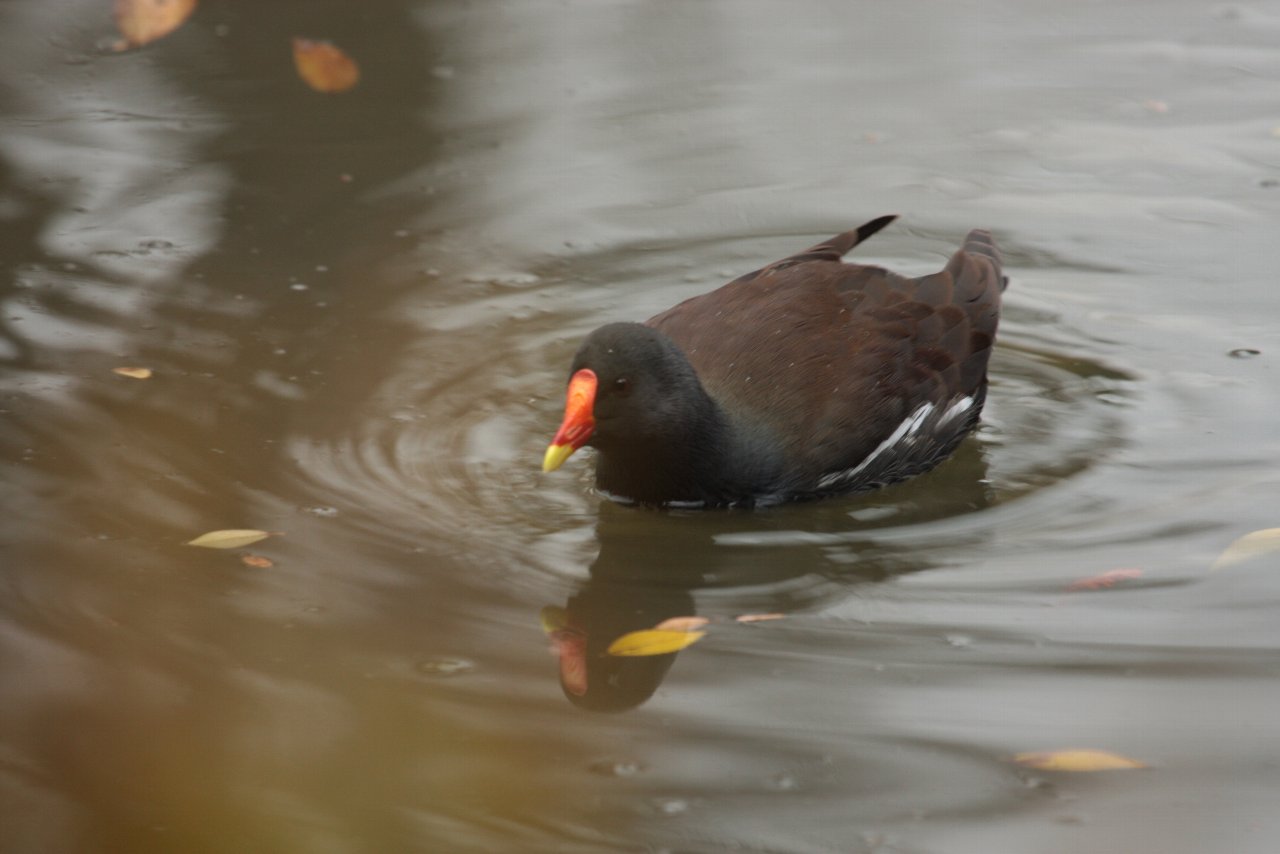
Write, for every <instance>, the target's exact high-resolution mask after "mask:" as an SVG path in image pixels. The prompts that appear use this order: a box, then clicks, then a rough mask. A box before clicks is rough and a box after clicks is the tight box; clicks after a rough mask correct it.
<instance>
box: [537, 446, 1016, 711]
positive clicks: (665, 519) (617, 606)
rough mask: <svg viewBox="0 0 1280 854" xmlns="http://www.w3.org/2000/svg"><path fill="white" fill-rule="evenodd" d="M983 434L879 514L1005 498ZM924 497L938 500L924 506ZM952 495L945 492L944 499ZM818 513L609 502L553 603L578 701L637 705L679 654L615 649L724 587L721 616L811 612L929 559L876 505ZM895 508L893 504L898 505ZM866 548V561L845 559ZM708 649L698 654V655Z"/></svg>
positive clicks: (890, 494) (563, 661)
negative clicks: (990, 468)
mask: <svg viewBox="0 0 1280 854" xmlns="http://www.w3.org/2000/svg"><path fill="white" fill-rule="evenodd" d="M985 474H986V466H985V462H984V457H983V454H982V452H981V448H980V446H979V445H978V443H976V442H974V441H969V442H966V443H964V444H963V445H962V446H961V448H960V450H958V451H957V453H956V454H955V455H954V456H953V457H952V458H951V459H950V460H949V461H948V462H946V463H944V464H943V465H942V466H941V467H940V468H939V469H938V470H937V471H936V472H935V473H931V474H929V475H924V476H922V477H921V478H917V480H919V481H921V483H919V484H917V483H916V482H915V481H911V482H908V483H905V484H901V485H899V486H897V487H891V488H889V489H887V490H885V491H884V492H885V494H884V495H883V496H882V497H881V498H880V499H879V500H877V501H876V506H878V508H879V510H878V511H877V509H876V508H875V507H873V508H870V509H872V512H871V513H870V514H867V515H869V516H870V518H871V520H873V522H874V524H883V521H882V520H883V518H884V515H883V514H884V513H885V508H887V507H897V508H899V509H902V510H907V513H908V515H909V516H910V517H911V518H910V519H895V520H894V524H921V523H923V522H925V521H928V520H931V519H939V518H948V517H950V516H952V515H956V514H964V513H971V512H975V511H978V510H981V509H983V508H984V507H986V506H988V505H989V504H990V503H991V502H992V501H993V499H994V493H993V491H992V490H991V488H990V486H989V484H988V481H987V479H986V476H985ZM913 493H914V494H915V495H929V496H932V498H933V499H934V500H931V501H928V502H922V503H919V504H917V505H916V507H917V508H918V509H916V510H915V512H911V511H910V510H909V509H908V508H911V507H912V505H913V504H915V498H914V497H913ZM944 497H945V498H944ZM808 509H810V510H811V511H812V512H804V511H797V510H796V509H795V508H794V507H793V508H792V511H793V512H791V513H786V512H785V511H784V510H783V509H782V508H774V509H773V510H771V511H752V510H721V511H679V510H656V509H652V508H633V507H621V506H617V505H614V504H612V503H610V502H602V503H601V504H600V508H599V517H598V520H597V523H596V528H595V534H596V539H597V540H598V542H599V547H600V551H599V553H598V554H597V555H596V558H595V560H594V561H593V562H592V563H591V568H590V571H589V573H588V577H587V579H586V580H585V581H582V582H580V583H578V585H577V588H576V590H575V592H574V593H573V594H572V595H571V596H570V597H569V598H568V600H567V601H566V602H565V605H564V607H563V608H562V609H561V608H551V607H548V608H546V609H544V611H543V615H544V616H543V623H544V627H545V628H546V629H547V632H548V634H549V636H550V638H551V641H552V646H553V649H554V651H555V652H556V654H557V656H558V659H559V675H560V687H561V689H562V690H563V691H564V694H565V696H566V697H567V698H568V699H569V701H570V702H571V703H573V704H574V705H576V706H580V707H582V708H584V709H589V710H591V711H598V712H619V711H625V710H628V709H632V708H635V707H636V706H639V705H641V704H642V703H644V702H645V701H646V700H648V699H649V698H650V697H651V696H652V695H653V693H654V692H655V691H656V690H657V689H658V686H659V685H660V684H661V683H662V680H663V679H664V678H665V677H666V675H667V672H668V671H669V670H670V669H671V666H672V664H673V663H674V662H675V659H676V657H677V655H678V654H677V653H666V654H662V655H647V656H616V655H610V654H608V652H607V650H608V648H609V646H610V644H612V643H613V642H614V641H615V640H616V639H618V638H619V637H621V636H622V635H625V634H627V633H629V632H634V631H639V630H642V629H650V628H654V627H656V626H658V625H659V624H660V623H662V622H663V621H665V620H668V619H670V618H673V617H692V616H696V615H697V613H698V612H697V601H696V599H695V595H696V594H697V593H699V592H700V591H715V592H716V593H718V594H719V595H718V597H717V598H718V599H719V600H720V601H718V602H715V603H714V607H715V608H716V609H717V613H716V615H715V616H717V617H731V616H733V615H732V614H729V613H726V609H727V608H729V607H732V606H733V605H734V604H740V607H741V606H746V605H747V604H748V603H750V604H751V605H752V607H754V608H756V609H765V610H767V611H769V612H784V613H789V614H795V613H801V612H804V611H806V610H810V609H813V608H816V607H818V606H819V604H820V603H821V604H830V603H831V601H832V600H833V599H835V598H839V597H843V596H848V595H850V593H851V592H852V586H851V585H852V584H856V583H858V582H863V581H871V580H878V579H883V578H887V577H889V576H891V575H895V574H901V573H904V572H910V571H912V570H914V569H922V568H925V566H924V565H915V564H913V563H912V562H911V561H910V558H909V557H907V556H906V555H905V554H902V553H901V551H902V550H900V549H898V548H895V547H888V548H877V547H876V546H875V545H874V544H873V542H872V541H871V540H870V539H867V536H866V533H865V523H860V522H858V521H857V517H858V515H859V514H860V513H863V514H866V511H867V509H869V508H868V507H867V506H866V502H865V501H863V502H850V501H840V500H835V501H828V502H826V503H824V504H822V505H820V506H815V507H812V508H808ZM889 512H892V511H889ZM850 555H856V559H844V558H848V557H849V556H850ZM694 654H696V653H694Z"/></svg>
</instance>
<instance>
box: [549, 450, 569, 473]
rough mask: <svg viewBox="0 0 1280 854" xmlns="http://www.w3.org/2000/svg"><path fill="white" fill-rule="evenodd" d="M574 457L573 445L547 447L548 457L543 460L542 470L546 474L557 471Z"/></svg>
mask: <svg viewBox="0 0 1280 854" xmlns="http://www.w3.org/2000/svg"><path fill="white" fill-rule="evenodd" d="M572 455H573V446H572V445H550V446H548V447H547V454H546V456H544V457H543V458H542V470H543V471H544V472H549V471H555V470H556V469H558V468H560V466H561V465H563V464H564V461H565V460H567V459H569V457H570V456H572Z"/></svg>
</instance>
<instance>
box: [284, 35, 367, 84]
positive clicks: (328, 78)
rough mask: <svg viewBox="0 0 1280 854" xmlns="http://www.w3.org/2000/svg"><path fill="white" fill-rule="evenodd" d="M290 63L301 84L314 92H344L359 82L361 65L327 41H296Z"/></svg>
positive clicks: (300, 39) (299, 39)
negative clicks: (304, 84)
mask: <svg viewBox="0 0 1280 854" xmlns="http://www.w3.org/2000/svg"><path fill="white" fill-rule="evenodd" d="M293 64H294V65H295V66H296V67H297V69H298V76H299V77H301V78H302V80H303V82H304V83H306V84H307V85H308V86H310V87H311V88H312V89H314V90H316V91H317V92H329V93H336V92H345V91H347V90H348V89H350V88H351V87H352V86H354V85H356V83H358V82H359V81H360V66H358V65H356V62H355V60H354V59H352V58H351V57H349V56H347V55H346V54H345V53H343V52H342V49H341V48H339V47H337V46H336V45H333V44H330V43H329V42H323V41H312V40H311V39H303V38H295V39H294V40H293Z"/></svg>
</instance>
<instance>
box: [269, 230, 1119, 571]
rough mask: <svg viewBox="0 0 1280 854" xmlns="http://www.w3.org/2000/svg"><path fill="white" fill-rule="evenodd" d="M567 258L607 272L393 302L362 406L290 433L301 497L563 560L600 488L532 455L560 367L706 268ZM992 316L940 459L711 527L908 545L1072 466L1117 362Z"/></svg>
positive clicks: (805, 539) (735, 533) (1093, 433)
mask: <svg viewBox="0 0 1280 854" xmlns="http://www.w3.org/2000/svg"><path fill="white" fill-rule="evenodd" d="M672 254H673V255H676V254H678V253H675V252H673V253H672ZM579 265H581V268H582V269H588V268H589V269H592V270H594V271H598V270H600V269H602V268H603V269H605V270H606V271H607V274H599V273H598V272H593V273H592V274H591V280H588V281H584V280H583V279H582V278H581V277H579V276H578V275H575V274H574V269H570V270H569V271H568V272H567V273H566V272H561V273H560V274H559V275H555V276H552V275H550V274H545V275H540V276H533V275H523V276H505V277H494V278H492V279H488V280H483V281H473V280H470V279H467V278H465V277H461V278H460V280H459V281H457V282H455V283H454V285H453V289H454V290H455V295H454V296H455V298H454V299H452V300H450V301H449V302H446V303H443V304H442V303H438V302H437V303H431V302H429V301H426V300H424V301H422V302H421V303H419V304H416V305H410V306H407V307H406V311H405V316H406V317H409V318H411V319H412V321H413V322H414V323H415V325H416V326H418V327H419V328H420V330H421V334H420V335H419V336H418V338H417V339H416V340H415V343H414V345H413V347H412V350H411V352H407V353H404V354H403V355H402V356H400V357H398V360H397V361H395V362H394V363H392V364H388V365H385V366H376V367H374V368H371V367H370V366H369V365H363V366H362V367H361V370H362V371H363V372H364V374H365V376H372V377H375V379H376V381H377V382H379V388H378V391H377V394H376V395H374V396H373V397H372V400H373V403H372V404H371V405H370V408H369V411H363V412H354V413H351V415H350V418H349V419H347V420H346V421H345V423H344V426H343V428H342V429H341V430H339V431H338V432H337V433H336V434H335V435H329V436H324V437H321V438H314V437H313V438H309V439H306V440H296V441H295V447H293V448H292V449H291V452H292V453H291V455H292V456H293V457H294V458H295V459H297V460H298V462H299V464H300V468H299V470H300V471H301V472H303V473H304V476H305V477H306V478H307V479H308V481H309V483H308V485H307V488H308V489H310V490H314V491H315V492H316V494H317V500H318V501H321V502H322V503H329V504H335V505H337V504H341V505H344V506H347V507H351V508H358V510H359V512H357V513H355V514H351V515H353V516H354V517H355V521H354V522H351V523H352V524H357V525H360V526H362V527H365V528H366V529H367V531H368V534H369V535H370V536H373V537H377V538H378V539H380V540H382V541H388V540H389V541H393V542H400V541H403V542H405V543H418V544H424V543H426V542H430V543H431V544H432V546H433V548H441V547H443V548H445V549H446V550H448V551H450V552H451V553H455V554H458V555H464V556H466V558H467V559H468V560H469V561H471V562H472V563H475V564H476V565H477V567H478V569H480V570H483V569H485V568H493V569H500V570H501V571H502V572H504V573H510V572H512V571H513V570H515V571H517V572H519V571H526V572H527V571H529V570H533V571H536V572H541V573H550V574H551V575H553V576H556V577H562V578H576V577H581V576H582V575H583V574H584V573H585V571H586V567H587V566H588V565H589V564H590V563H591V561H592V559H593V557H594V555H595V553H596V551H597V550H598V543H597V541H596V535H595V529H596V526H597V524H598V522H599V507H600V504H601V503H602V501H603V499H601V498H600V497H599V496H597V495H596V494H595V493H594V492H593V490H592V487H591V472H592V466H591V465H590V460H589V457H590V454H589V453H584V454H582V455H580V457H581V459H579V458H575V459H574V460H573V461H571V462H570V463H569V464H568V465H567V466H566V467H565V468H564V469H562V470H560V471H559V472H556V473H555V474H552V475H543V474H542V473H541V472H540V471H539V461H540V459H541V454H542V451H543V450H544V448H545V445H546V443H547V441H548V440H549V437H550V436H551V435H552V433H553V432H554V430H555V427H556V425H557V423H558V421H559V418H560V414H561V407H562V405H563V404H562V399H561V395H562V394H563V385H564V371H565V366H566V365H567V364H568V361H569V359H570V357H571V355H572V352H573V350H574V348H575V347H576V345H577V341H578V340H579V339H580V338H581V336H582V335H584V334H585V333H586V332H587V331H589V330H590V329H591V328H592V327H593V326H595V325H597V324H598V323H600V322H603V321H604V320H608V319H615V318H619V317H627V316H630V317H644V316H647V315H648V314H649V313H652V310H656V309H657V308H660V307H661V306H662V305H665V304H669V303H670V302H674V301H676V300H677V299H679V298H682V297H684V296H689V295H691V294H692V293H697V292H700V291H704V290H706V289H707V288H708V287H709V286H710V285H709V284H706V283H693V282H680V284H679V285H676V286H672V285H669V284H662V285H659V284H655V282H670V281H671V280H672V279H675V280H676V281H679V276H678V274H677V275H675V276H673V275H672V273H673V271H671V270H657V271H655V270H652V269H649V270H647V271H640V272H628V271H625V270H621V269H620V267H621V263H614V262H613V261H612V259H610V258H608V257H605V258H599V257H597V258H590V259H579V260H578V261H575V262H574V264H573V265H571V268H575V269H576V268H577V267H578V266H579ZM719 266H720V267H723V266H724V265H723V263H721V264H720V265H719ZM713 268H715V267H713ZM599 281H607V282H608V284H607V285H600V284H596V282H599ZM446 290H447V288H446ZM1007 315H1008V318H1007V321H1006V327H1005V331H1004V334H1003V336H1002V338H1001V342H1000V346H999V347H998V349H997V354H996V357H995V359H994V362H993V365H992V388H991V394H990V396H989V400H988V404H987V410H986V413H985V416H984V424H983V426H982V428H981V429H980V430H979V431H978V433H977V434H976V436H975V437H974V438H972V439H971V440H970V441H969V442H967V443H966V445H965V446H964V447H963V448H962V449H961V451H960V452H959V453H958V454H957V455H956V458H955V459H953V460H952V461H950V462H948V463H947V464H945V465H943V466H941V467H939V469H937V470H936V471H935V472H933V473H930V474H929V475H926V476H924V477H922V478H917V479H916V480H915V481H913V482H909V483H907V484H904V485H901V486H898V487H893V488H890V489H888V490H883V491H881V492H878V493H873V494H871V495H865V496H860V497H853V498H850V499H846V500H837V501H829V502H823V503H822V504H821V506H820V507H819V506H816V505H800V506H798V507H790V508H776V509H774V510H768V511H758V512H756V513H744V512H736V513H732V514H721V517H722V518H724V517H725V516H731V517H732V518H733V519H734V522H733V523H732V524H729V525H722V526H721V527H720V528H719V529H718V531H717V532H716V533H715V534H714V536H715V538H716V540H717V542H721V543H725V544H730V545H737V546H744V545H745V546H759V545H768V546H770V547H782V548H784V549H785V548H787V547H788V546H792V545H794V546H803V547H805V548H810V547H812V546H813V544H814V543H815V542H818V543H822V544H825V547H826V548H827V554H828V556H831V554H832V549H837V548H838V546H839V544H840V543H843V542H849V543H853V542H855V541H856V542H865V541H866V540H868V539H871V540H875V539H877V538H884V537H887V538H888V539H890V540H894V539H899V538H900V535H907V534H909V536H910V537H911V539H912V541H913V542H915V543H917V544H919V543H922V542H927V541H928V538H929V537H930V536H931V532H932V531H939V532H942V533H944V534H945V539H946V541H947V542H948V543H949V544H952V545H954V544H955V543H956V542H957V541H963V540H964V539H966V538H971V537H972V536H974V535H980V534H981V532H982V531H983V529H984V528H985V526H986V525H987V524H989V523H988V522H985V521H984V520H983V518H982V517H983V514H982V513H979V512H975V511H980V510H983V509H986V508H991V507H993V506H996V505H1004V504H1008V503H1009V502H1012V501H1015V500H1017V499H1022V498H1025V497H1027V496H1029V495H1032V494H1034V493H1037V492H1039V491H1042V490H1045V489H1047V488H1049V487H1052V486H1054V485H1055V484H1058V483H1061V482H1062V481H1064V480H1067V479H1070V478H1074V477H1077V476H1079V475H1080V474H1081V473H1082V472H1084V471H1086V470H1087V469H1088V468H1089V467H1090V466H1091V465H1092V464H1093V462H1094V461H1095V460H1097V459H1098V458H1099V454H1100V453H1102V452H1100V450H1099V449H1100V448H1102V449H1106V448H1114V447H1116V446H1117V444H1118V441H1119V440H1118V439H1117V437H1121V436H1123V419H1122V417H1121V410H1122V408H1123V406H1124V405H1125V399H1126V395H1127V394H1128V393H1129V392H1128V386H1129V385H1130V382H1129V379H1128V378H1127V376H1126V375H1125V374H1124V372H1122V371H1119V370H1116V369H1113V368H1109V367H1107V366H1105V365H1102V364H1099V363H1096V362H1092V361H1089V360H1088V359H1085V358H1082V357H1081V355H1080V354H1079V353H1078V352H1067V351H1064V350H1061V349H1058V348H1056V347H1054V346H1052V345H1050V343H1049V342H1047V341H1045V340H1039V339H1037V338H1036V337H1035V336H1034V333H1035V330H1036V329H1037V328H1040V325H1041V322H1042V321H1043V320H1044V318H1040V317H1036V316H1032V314H1031V313H1024V312H1021V311H1020V310H1019V308H1018V304H1017V302H1016V300H1014V301H1013V302H1012V305H1011V307H1010V308H1009V309H1008V310H1007ZM1058 331H1059V333H1061V329H1060V328H1059V329H1058ZM640 512H645V511H640ZM704 515H706V514H704ZM348 519H349V521H350V519H351V516H349V517H348ZM940 526H941V527H940Z"/></svg>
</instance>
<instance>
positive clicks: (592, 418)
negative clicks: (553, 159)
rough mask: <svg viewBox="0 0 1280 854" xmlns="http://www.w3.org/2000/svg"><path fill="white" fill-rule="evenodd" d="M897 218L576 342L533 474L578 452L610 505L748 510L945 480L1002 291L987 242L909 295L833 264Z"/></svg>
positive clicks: (981, 398)
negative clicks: (589, 460)
mask: <svg viewBox="0 0 1280 854" xmlns="http://www.w3.org/2000/svg"><path fill="white" fill-rule="evenodd" d="M896 218H897V217H896V215H889V216H882V217H879V218H877V219H873V220H871V221H870V222H868V223H866V224H864V225H862V226H859V227H858V228H855V229H852V230H850V231H845V232H842V233H840V234H837V235H835V236H834V237H832V238H830V239H829V240H824V241H822V242H821V243H819V244H817V245H815V246H811V247H809V248H808V249H805V250H804V251H803V252H799V253H796V254H794V255H791V256H788V257H786V258H783V259H782V260H780V261H777V262H775V263H773V264H769V265H768V266H766V267H763V268H761V269H759V270H756V271H755V272H752V273H748V274H746V275H744V276H741V277H739V278H737V279H735V280H733V281H731V282H729V283H728V284H726V285H724V286H722V287H720V288H718V289H716V290H714V291H711V292H709V293H705V294H702V295H700V296H696V297H692V298H690V299H687V300H685V301H684V302H681V303H679V304H678V305H676V306H674V307H672V308H670V309H668V310H666V311H664V312H662V313H660V314H657V315H655V316H654V317H651V318H649V319H648V320H646V321H645V322H643V323H632V322H620V323H609V324H607V325H605V326H602V327H600V328H599V329H596V330H595V331H594V332H592V333H590V334H589V335H588V336H587V337H586V339H585V340H584V341H583V342H582V345H581V346H580V347H579V348H578V351H577V353H576V355H575V356H574V358H573V362H572V365H571V367H570V369H569V379H568V385H567V388H566V391H565V409H564V417H563V420H562V422H561V424H560V428H559V430H558V431H557V432H556V433H555V436H554V438H553V440H552V442H551V444H550V445H549V446H548V448H547V451H546V454H545V456H544V459H543V465H542V468H543V471H544V472H551V471H554V470H555V469H557V468H559V467H560V466H561V465H562V464H563V463H564V462H565V460H567V459H568V458H569V457H570V456H571V455H572V454H573V453H574V452H575V451H577V450H578V449H580V448H582V447H584V446H590V447H593V448H594V449H595V450H596V473H595V475H596V488H597V489H598V490H599V491H600V492H601V493H603V494H604V495H605V496H606V497H608V498H612V499H614V500H615V501H617V502H619V503H624V504H641V505H656V506H667V507H756V506H769V505H774V504H779V503H783V502H790V501H803V500H811V499H819V498H827V497H831V496H836V495H849V494H853V493H858V492H864V491H868V490H872V489H876V488H879V487H882V486H886V485H889V484H892V483H895V482H898V481H902V480H905V479H907V478H910V477H914V476H915V475H918V474H921V473H923V472H926V471H928V470H930V469H932V468H933V467H934V466H936V465H937V464H938V463H940V462H942V461H943V460H944V459H946V458H947V456H949V455H950V454H951V453H952V452H953V451H954V450H955V449H956V447H957V446H958V445H959V444H960V442H961V440H962V439H964V437H965V436H966V435H967V434H968V433H969V432H970V431H971V430H972V429H973V428H974V427H975V425H976V424H977V423H978V420H979V416H980V414H981V412H982V407H983V404H984V402H985V401H986V397H987V382H988V381H987V364H988V361H989V360H990V357H991V353H992V349H993V347H994V345H995V338H996V327H997V325H998V323H999V319H1000V306H1001V299H1002V294H1003V291H1004V289H1005V287H1006V285H1007V283H1008V279H1007V278H1006V277H1005V275H1004V273H1003V269H1002V268H1003V262H1002V258H1001V254H1000V251H999V249H998V248H997V247H996V244H995V241H994V239H993V238H992V236H991V233H990V232H989V231H988V230H986V229H974V230H973V231H970V232H969V234H968V235H967V236H966V237H965V239H964V242H963V244H962V245H961V247H960V248H959V249H958V250H956V252H955V253H954V254H953V255H951V257H950V259H949V260H948V261H947V264H946V266H945V267H944V268H943V269H942V270H941V271H939V272H936V273H932V274H930V275H926V276H920V277H917V278H910V277H906V276H901V275H898V274H897V273H893V272H891V271H889V270H887V269H884V268H882V267H878V266H871V265H863V264H853V263H847V262H844V261H842V260H841V259H842V258H843V257H844V255H845V254H847V253H848V252H849V251H850V250H852V249H853V248H854V247H855V246H857V245H858V244H860V243H862V242H863V241H865V240H866V239H867V238H869V237H871V236H872V235H873V234H875V233H876V232H878V231H880V230H881V229H883V228H884V227H885V226H887V225H889V224H890V223H891V222H893V221H894V220H895V219H896Z"/></svg>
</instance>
